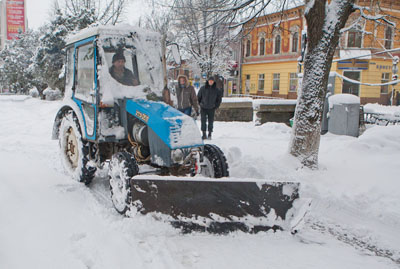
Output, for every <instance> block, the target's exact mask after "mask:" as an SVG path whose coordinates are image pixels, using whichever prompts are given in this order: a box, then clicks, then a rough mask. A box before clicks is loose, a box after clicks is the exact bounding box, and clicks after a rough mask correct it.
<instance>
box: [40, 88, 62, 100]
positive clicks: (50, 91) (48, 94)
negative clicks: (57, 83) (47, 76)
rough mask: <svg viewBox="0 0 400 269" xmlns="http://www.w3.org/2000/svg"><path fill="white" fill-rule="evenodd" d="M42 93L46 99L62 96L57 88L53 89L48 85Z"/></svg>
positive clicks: (55, 98) (56, 98)
mask: <svg viewBox="0 0 400 269" xmlns="http://www.w3.org/2000/svg"><path fill="white" fill-rule="evenodd" d="M43 95H44V96H45V97H46V100H49V101H54V100H58V99H61V98H62V93H61V91H60V90H59V89H55V90H53V89H52V88H50V87H48V88H46V89H45V90H44V91H43Z"/></svg>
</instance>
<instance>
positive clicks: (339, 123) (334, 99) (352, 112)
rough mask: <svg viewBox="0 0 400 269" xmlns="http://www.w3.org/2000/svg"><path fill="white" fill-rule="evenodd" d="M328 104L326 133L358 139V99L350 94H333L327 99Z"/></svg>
mask: <svg viewBox="0 0 400 269" xmlns="http://www.w3.org/2000/svg"><path fill="white" fill-rule="evenodd" d="M328 102H329V114H328V131H329V132H330V133H332V134H337V135H349V136H354V137H358V135H359V120H360V98H359V97H358V96H355V95H352V94H335V95H332V96H330V97H329V99H328Z"/></svg>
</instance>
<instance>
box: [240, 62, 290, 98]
mask: <svg viewBox="0 0 400 269" xmlns="http://www.w3.org/2000/svg"><path fill="white" fill-rule="evenodd" d="M290 73H297V62H295V61H291V62H282V63H281V62H277V63H268V64H265V63H259V64H244V65H243V66H242V74H243V79H242V89H245V87H246V75H250V94H251V95H261V96H274V97H283V98H289V99H293V98H297V94H296V92H290V91H289V84H290V75H289V74H290ZM260 74H264V75H265V78H264V91H259V90H258V89H259V76H258V75H260ZM273 74H280V80H279V82H280V83H279V91H278V92H277V91H273V90H272V89H273ZM242 93H244V92H243V91H242Z"/></svg>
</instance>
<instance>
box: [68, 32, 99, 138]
mask: <svg viewBox="0 0 400 269" xmlns="http://www.w3.org/2000/svg"><path fill="white" fill-rule="evenodd" d="M95 38H96V37H95V36H92V37H89V38H86V39H84V40H81V41H79V42H76V43H75V44H74V70H76V49H77V48H78V47H79V46H82V45H85V44H88V43H90V42H94V40H95ZM96 63H97V47H96V45H95V44H94V62H93V65H94V67H93V68H94V85H95V88H94V90H95V96H96V97H97V96H98V86H97V85H98V84H97V68H96ZM75 74H76V72H75V71H74V84H75ZM72 100H74V102H75V103H76V104H77V105H78V106H79V109H80V111H81V114H82V118H83V123H84V130H85V137H86V138H87V139H89V140H96V135H97V105H96V102H95V103H94V104H91V106H92V107H93V108H94V117H95V118H94V126H93V135H89V134H88V133H87V128H86V119H85V114H84V113H83V108H82V101H81V100H79V99H77V98H75V91H74V92H73V96H72Z"/></svg>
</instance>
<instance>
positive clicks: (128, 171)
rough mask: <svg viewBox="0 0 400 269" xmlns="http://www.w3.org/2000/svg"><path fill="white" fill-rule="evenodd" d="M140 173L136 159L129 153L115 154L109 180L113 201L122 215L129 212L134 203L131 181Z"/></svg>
mask: <svg viewBox="0 0 400 269" xmlns="http://www.w3.org/2000/svg"><path fill="white" fill-rule="evenodd" d="M138 173H139V167H138V165H137V163H136V159H135V157H134V156H133V155H131V154H129V153H128V152H117V153H115V154H114V155H113V156H112V158H111V161H110V168H109V172H108V175H109V179H110V190H111V200H112V203H113V205H114V207H115V209H116V210H117V211H118V213H120V214H123V215H124V214H125V213H126V212H127V211H128V210H129V206H130V204H131V202H132V195H131V182H130V181H131V179H132V177H133V176H135V175H137V174H138Z"/></svg>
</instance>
